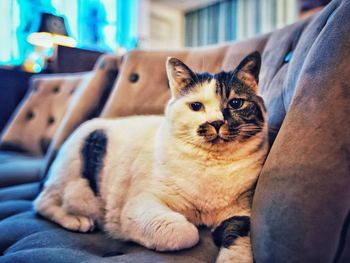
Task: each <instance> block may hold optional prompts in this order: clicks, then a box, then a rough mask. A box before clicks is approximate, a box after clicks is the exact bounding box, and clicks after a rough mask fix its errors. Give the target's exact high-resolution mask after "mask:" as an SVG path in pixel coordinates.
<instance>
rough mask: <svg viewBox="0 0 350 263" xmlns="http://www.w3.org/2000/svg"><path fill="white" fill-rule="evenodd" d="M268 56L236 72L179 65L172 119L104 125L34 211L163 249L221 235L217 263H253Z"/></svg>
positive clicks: (69, 145)
mask: <svg viewBox="0 0 350 263" xmlns="http://www.w3.org/2000/svg"><path fill="white" fill-rule="evenodd" d="M260 65H261V57H260V54H259V53H258V52H254V53H252V54H250V55H248V56H246V57H245V58H244V59H243V60H242V61H241V63H240V64H239V65H238V67H237V68H236V69H235V70H232V71H229V72H224V71H222V72H220V73H217V74H209V73H195V72H193V71H192V70H191V69H190V68H189V67H188V66H186V65H185V64H184V63H183V62H181V61H180V60H178V59H176V58H168V59H167V62H166V71H167V76H168V79H169V86H170V90H171V98H170V100H169V102H168V104H167V106H166V109H165V114H164V116H134V117H124V118H119V119H94V120H91V121H88V122H86V123H84V124H82V125H81V126H80V127H79V128H78V129H77V130H76V131H75V132H73V134H72V135H71V136H70V138H69V139H68V140H67V141H66V142H65V143H64V145H63V146H62V148H61V150H60V152H59V154H58V156H57V158H56V160H55V161H54V163H53V165H52V166H51V168H50V170H49V175H48V180H47V181H46V183H45V185H44V189H43V191H42V192H41V193H40V195H39V196H38V197H37V198H36V200H35V202H34V208H35V209H36V211H37V212H38V213H39V214H41V215H42V216H44V217H46V218H48V219H50V220H52V221H54V222H56V223H57V224H59V225H61V226H62V227H64V228H66V229H69V230H73V231H80V232H88V231H90V230H92V229H93V228H94V226H95V225H97V226H99V227H100V228H102V229H104V230H105V232H107V233H108V234H109V235H110V236H112V237H114V238H118V239H123V240H131V241H134V242H137V243H139V244H141V245H143V246H145V247H147V248H150V249H155V250H157V251H171V250H180V249H185V248H190V247H192V246H194V245H196V244H197V242H198V241H199V234H198V229H197V227H196V226H198V225H206V226H208V227H210V228H212V235H213V238H214V242H215V243H216V244H217V245H218V246H219V247H220V251H219V254H218V258H217V262H253V256H252V251H251V244H250V213H251V199H252V190H253V188H254V185H255V184H256V181H257V178H258V175H259V172H260V170H261V167H262V165H263V163H264V161H265V158H266V154H267V151H268V141H267V124H266V108H265V106H264V101H263V99H262V98H261V97H260V96H259V95H258V81H259V71H260Z"/></svg>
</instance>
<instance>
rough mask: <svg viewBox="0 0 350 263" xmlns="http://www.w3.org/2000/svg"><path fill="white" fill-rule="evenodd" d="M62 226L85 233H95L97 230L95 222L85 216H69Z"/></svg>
mask: <svg viewBox="0 0 350 263" xmlns="http://www.w3.org/2000/svg"><path fill="white" fill-rule="evenodd" d="M61 225H62V226H63V227H64V228H66V229H69V230H72V231H78V232H83V233H85V232H89V231H93V230H94V228H95V223H94V221H93V220H92V219H91V218H88V217H84V216H69V218H65V220H64V221H63V222H61Z"/></svg>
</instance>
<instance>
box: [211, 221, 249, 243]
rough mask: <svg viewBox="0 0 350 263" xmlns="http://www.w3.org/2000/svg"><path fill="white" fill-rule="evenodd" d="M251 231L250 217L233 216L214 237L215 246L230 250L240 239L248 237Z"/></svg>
mask: <svg viewBox="0 0 350 263" xmlns="http://www.w3.org/2000/svg"><path fill="white" fill-rule="evenodd" d="M249 231H250V217H249V216H233V217H231V218H229V219H226V220H225V221H223V222H222V223H221V224H220V225H219V226H218V227H217V228H216V229H215V230H214V232H213V233H212V235H213V239H214V243H215V245H217V246H218V247H225V248H228V247H229V246H231V245H232V244H233V243H234V241H235V240H236V239H237V238H238V237H245V236H248V234H249Z"/></svg>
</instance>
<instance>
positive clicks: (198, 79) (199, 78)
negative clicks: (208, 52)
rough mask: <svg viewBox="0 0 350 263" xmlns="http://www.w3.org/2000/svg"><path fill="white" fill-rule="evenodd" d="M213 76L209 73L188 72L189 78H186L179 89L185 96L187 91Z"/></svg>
mask: <svg viewBox="0 0 350 263" xmlns="http://www.w3.org/2000/svg"><path fill="white" fill-rule="evenodd" d="M212 78H213V76H212V75H211V74H209V73H206V72H204V73H194V72H192V71H191V72H190V79H187V80H186V82H185V83H184V86H183V87H182V89H181V92H180V93H181V95H182V96H186V95H187V94H188V93H190V92H191V91H192V90H193V89H195V88H196V87H198V86H199V85H201V84H203V83H205V82H209V81H210V80H211V79H212Z"/></svg>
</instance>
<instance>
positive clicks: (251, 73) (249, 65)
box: [235, 51, 261, 90]
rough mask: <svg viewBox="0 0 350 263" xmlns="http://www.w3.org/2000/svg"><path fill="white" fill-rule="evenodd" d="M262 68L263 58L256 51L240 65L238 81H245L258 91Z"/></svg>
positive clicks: (237, 71) (237, 70)
mask: <svg viewBox="0 0 350 263" xmlns="http://www.w3.org/2000/svg"><path fill="white" fill-rule="evenodd" d="M260 67H261V56H260V53H259V52H258V51H255V52H253V53H251V54H249V55H248V56H246V57H245V58H244V59H243V60H242V61H241V63H239V65H238V67H237V68H236V70H235V72H236V74H237V77H238V79H240V80H241V81H243V82H244V83H245V84H246V85H248V86H249V87H252V88H253V89H254V90H256V89H257V84H258V83H259V73H260Z"/></svg>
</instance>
